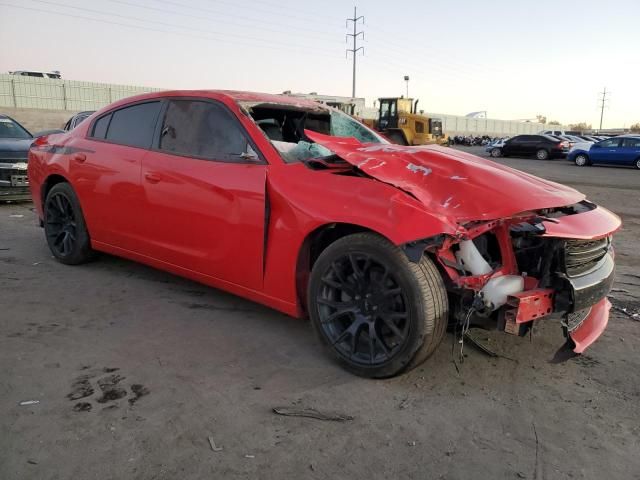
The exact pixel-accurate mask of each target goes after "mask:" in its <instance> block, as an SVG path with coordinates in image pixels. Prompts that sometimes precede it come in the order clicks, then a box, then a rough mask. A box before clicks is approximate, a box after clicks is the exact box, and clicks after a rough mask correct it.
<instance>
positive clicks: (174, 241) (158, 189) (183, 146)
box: [142, 98, 267, 289]
mask: <svg viewBox="0 0 640 480" xmlns="http://www.w3.org/2000/svg"><path fill="white" fill-rule="evenodd" d="M162 117H163V118H162V121H161V122H160V124H159V126H158V129H157V132H156V139H155V143H154V148H153V149H152V151H151V152H149V155H148V156H147V157H145V158H144V161H143V166H142V184H143V188H144V219H143V221H144V229H145V239H146V249H145V254H146V255H148V256H150V257H153V258H155V259H158V260H161V261H163V262H166V263H170V264H172V265H177V266H179V267H182V268H186V269H189V270H191V271H194V272H198V273H201V274H206V275H209V276H211V277H215V278H218V279H221V280H224V281H227V282H231V283H234V284H236V285H242V286H244V287H248V288H252V289H259V288H261V287H262V267H263V258H262V256H263V248H264V241H265V239H264V226H265V218H266V217H265V215H266V214H267V209H266V205H265V187H266V171H267V165H266V163H265V162H264V161H263V160H262V157H261V156H259V155H258V154H256V150H255V147H254V145H253V143H252V141H251V140H250V137H249V135H248V133H247V132H246V131H245V130H244V128H243V127H242V126H241V124H240V122H239V121H238V119H237V118H236V117H235V115H234V114H233V113H232V112H230V111H229V110H228V109H227V107H225V106H224V105H222V104H221V103H218V102H215V101H213V100H209V99H199V98H195V99H194V98H176V99H169V100H167V103H166V105H165V107H164V112H163V114H162Z"/></svg>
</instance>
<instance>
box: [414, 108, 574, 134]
mask: <svg viewBox="0 0 640 480" xmlns="http://www.w3.org/2000/svg"><path fill="white" fill-rule="evenodd" d="M426 115H428V116H429V117H437V118H440V119H442V130H443V131H444V132H445V133H446V134H447V135H451V136H453V135H477V136H482V135H489V136H491V137H502V136H510V137H511V136H514V135H522V134H535V133H538V132H540V131H541V130H570V128H569V127H568V126H567V125H549V124H542V123H536V122H520V121H517V120H497V119H492V118H469V117H462V116H459V115H447V114H445V113H431V112H430V113H426Z"/></svg>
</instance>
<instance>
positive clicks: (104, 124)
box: [69, 114, 111, 140]
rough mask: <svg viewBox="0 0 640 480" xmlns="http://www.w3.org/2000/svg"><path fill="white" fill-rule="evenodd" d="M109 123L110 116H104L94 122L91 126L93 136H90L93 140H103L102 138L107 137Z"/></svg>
mask: <svg viewBox="0 0 640 480" xmlns="http://www.w3.org/2000/svg"><path fill="white" fill-rule="evenodd" d="M69 121H71V120H69ZM110 121H111V114H109V115H105V116H104V117H100V118H99V119H98V120H96V123H94V124H93V134H92V135H91V136H92V137H93V138H100V139H103V140H104V138H105V137H106V136H107V128H109V122H110Z"/></svg>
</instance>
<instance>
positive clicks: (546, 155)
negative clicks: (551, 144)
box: [536, 148, 549, 160]
mask: <svg viewBox="0 0 640 480" xmlns="http://www.w3.org/2000/svg"><path fill="white" fill-rule="evenodd" d="M536 158H537V159H538V160H547V159H548V158H549V152H547V151H546V150H545V149H544V148H541V149H539V150H538V151H537V152H536Z"/></svg>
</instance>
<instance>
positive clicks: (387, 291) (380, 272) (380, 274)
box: [307, 233, 448, 378]
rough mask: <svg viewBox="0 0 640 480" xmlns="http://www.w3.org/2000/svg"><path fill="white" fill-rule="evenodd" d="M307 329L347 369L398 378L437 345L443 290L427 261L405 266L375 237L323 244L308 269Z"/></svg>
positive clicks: (444, 307) (444, 308) (443, 317)
mask: <svg viewBox="0 0 640 480" xmlns="http://www.w3.org/2000/svg"><path fill="white" fill-rule="evenodd" d="M307 304H308V305H309V314H310V317H311V324H312V325H313V327H314V329H315V331H316V333H317V334H318V336H319V337H320V339H321V341H322V342H323V343H324V344H325V346H326V347H327V348H328V350H329V351H330V353H331V355H332V356H333V357H334V358H335V359H336V360H337V361H338V362H339V363H340V364H341V365H342V366H343V367H344V368H345V369H346V370H348V371H350V372H352V373H355V374H356V375H360V376H363V377H370V378H384V377H389V376H392V375H396V374H398V373H400V372H402V371H403V370H405V369H407V368H413V367H415V366H417V365H419V364H420V363H422V362H424V361H425V360H426V359H427V358H428V357H429V356H430V355H431V354H432V353H433V352H434V351H435V349H436V347H437V346H438V345H439V344H440V342H441V341H442V338H443V336H444V334H445V331H446V327H447V320H448V300H447V292H446V290H445V287H444V283H443V281H442V277H441V276H440V273H439V272H438V269H437V268H436V267H435V265H434V264H433V262H432V261H431V260H430V259H429V257H428V256H426V255H425V256H423V257H422V259H421V260H420V262H418V263H412V262H410V261H409V260H408V259H407V257H406V255H405V254H404V253H403V252H402V250H400V249H399V248H398V247H396V246H395V245H393V244H392V243H390V242H389V241H388V240H386V239H385V238H383V237H381V236H379V235H376V234H374V233H358V234H354V235H348V236H346V237H343V238H341V239H339V240H336V241H335V242H334V243H332V244H331V245H329V246H328V247H327V248H326V249H325V250H324V251H323V252H322V253H321V254H320V256H319V257H318V260H317V261H316V263H315V264H314V266H313V270H312V272H311V278H310V281H309V288H308V303H307Z"/></svg>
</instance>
